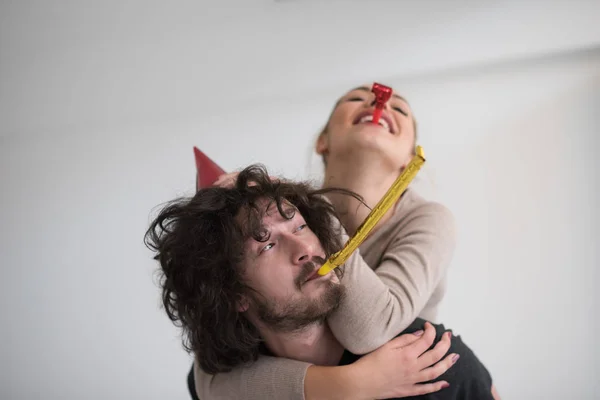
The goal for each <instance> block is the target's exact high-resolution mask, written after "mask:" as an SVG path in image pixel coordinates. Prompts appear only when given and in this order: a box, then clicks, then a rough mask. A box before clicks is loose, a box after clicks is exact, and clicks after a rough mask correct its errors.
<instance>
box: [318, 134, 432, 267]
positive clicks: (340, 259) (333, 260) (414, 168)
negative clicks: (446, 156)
mask: <svg viewBox="0 0 600 400" xmlns="http://www.w3.org/2000/svg"><path fill="white" fill-rule="evenodd" d="M424 163H425V153H424V152H423V148H422V147H421V146H417V148H416V154H415V156H414V157H413V158H412V160H411V161H410V163H408V165H407V166H406V168H405V169H404V171H402V173H401V174H400V176H399V177H398V178H396V180H395V181H394V183H393V184H392V186H391V187H390V188H389V189H388V191H387V192H386V194H385V195H384V196H383V197H382V198H381V200H379V203H377V205H376V206H375V208H373V209H372V210H371V212H370V213H369V215H368V216H367V218H366V219H365V220H364V222H363V223H362V224H361V225H360V226H359V227H358V229H357V230H356V233H355V234H354V236H352V237H351V238H350V239H349V240H348V241H347V242H346V244H345V245H344V248H343V249H342V250H340V251H338V252H337V253H335V254H333V255H331V257H329V259H328V260H327V261H326V262H325V264H323V266H322V267H321V268H319V271H318V274H319V275H326V274H328V273H329V272H331V271H333V270H334V269H335V268H337V267H339V266H340V265H343V264H344V263H345V262H346V261H347V260H348V258H349V257H350V255H351V254H352V253H353V252H354V251H355V250H356V249H357V248H358V247H359V246H360V245H361V244H362V242H364V240H365V239H366V238H367V236H369V233H371V231H372V230H373V228H374V227H375V225H377V223H378V222H379V221H380V220H381V218H382V217H383V216H384V215H385V213H386V212H387V211H388V210H389V209H390V208H391V207H392V206H393V205H394V204H395V203H396V202H397V201H398V199H399V198H400V196H401V195H402V193H404V191H405V190H406V188H407V187H408V185H409V184H410V182H411V181H412V180H413V179H414V177H415V176H417V173H418V172H419V170H420V169H421V167H422V166H423V164H424Z"/></svg>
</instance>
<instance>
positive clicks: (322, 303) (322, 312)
mask: <svg viewBox="0 0 600 400" xmlns="http://www.w3.org/2000/svg"><path fill="white" fill-rule="evenodd" d="M323 262H324V260H323ZM320 264H322V263H320V262H319V264H318V265H319V266H320ZM316 267H317V264H316V263H315V262H312V261H309V262H307V263H306V264H304V266H303V271H302V273H301V274H300V276H299V277H298V279H296V285H297V287H298V288H299V289H301V287H302V285H303V284H304V283H305V280H306V278H307V277H308V276H310V275H311V274H312V273H313V272H314V271H315V268H316ZM319 284H320V285H324V286H325V287H324V288H323V289H322V290H323V293H322V294H321V295H320V296H319V297H318V298H316V299H310V298H301V299H298V300H291V301H289V302H287V304H283V305H282V304H281V302H274V301H271V300H268V299H265V298H264V297H261V296H253V297H254V299H253V300H254V305H255V306H256V311H257V315H258V318H259V319H260V320H261V321H262V322H263V323H264V324H265V325H266V326H268V327H269V328H270V329H272V330H274V331H278V332H295V331H299V330H302V329H303V328H305V327H307V326H309V325H312V324H318V323H323V322H324V321H325V320H326V319H327V318H328V317H329V316H330V315H331V313H333V312H334V311H335V310H336V309H337V308H338V307H339V305H340V303H341V301H342V299H343V297H344V287H343V286H342V285H341V284H340V283H334V282H331V281H330V280H328V281H326V282H319Z"/></svg>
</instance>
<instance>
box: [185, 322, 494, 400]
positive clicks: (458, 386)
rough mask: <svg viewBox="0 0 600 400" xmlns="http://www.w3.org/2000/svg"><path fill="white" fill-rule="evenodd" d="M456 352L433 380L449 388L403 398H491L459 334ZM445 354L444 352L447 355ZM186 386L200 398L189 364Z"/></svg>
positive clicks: (486, 379) (347, 360)
mask: <svg viewBox="0 0 600 400" xmlns="http://www.w3.org/2000/svg"><path fill="white" fill-rule="evenodd" d="M425 322H426V321H425V320H423V319H420V318H417V319H416V320H415V321H414V322H413V323H412V324H411V325H410V326H409V327H408V328H406V329H405V330H404V331H402V332H401V333H400V334H399V335H398V336H400V335H403V334H405V333H413V332H416V331H418V330H419V329H423V328H424V326H425ZM432 325H433V326H434V328H435V332H436V334H435V340H434V342H433V345H432V346H431V348H433V346H435V344H436V343H438V342H439V341H440V340H441V339H442V335H443V334H444V332H446V328H444V325H436V324H432ZM451 353H457V354H459V355H460V359H459V360H458V362H457V363H456V364H454V365H453V366H452V367H450V369H449V370H448V371H446V372H445V373H444V374H442V375H441V376H440V377H438V378H436V379H435V380H434V381H436V382H438V381H442V380H444V381H446V382H448V383H449V384H450V387H448V388H446V389H442V390H440V391H438V392H435V393H430V394H426V395H420V396H410V397H402V399H403V400H416V399H421V400H493V397H492V392H491V390H492V377H491V376H490V374H489V372H488V371H487V369H486V368H485V366H484V365H483V364H482V363H481V362H480V361H479V359H478V358H477V357H476V356H475V354H474V353H473V351H471V349H470V348H469V347H467V345H466V344H464V343H463V341H462V339H461V338H460V336H454V335H453V336H452V339H451V341H450V350H449V351H448V353H447V354H451ZM447 354H446V355H447ZM359 358H361V356H357V355H356V354H352V353H351V352H349V351H348V350H346V351H345V352H344V354H343V355H342V359H341V360H340V363H339V365H348V364H352V363H353V362H355V361H356V360H358V359H359ZM187 381H188V389H189V390H190V394H191V396H192V400H200V399H198V396H197V395H196V385H195V382H194V367H193V366H192V368H191V370H190V372H189V374H188V379H187Z"/></svg>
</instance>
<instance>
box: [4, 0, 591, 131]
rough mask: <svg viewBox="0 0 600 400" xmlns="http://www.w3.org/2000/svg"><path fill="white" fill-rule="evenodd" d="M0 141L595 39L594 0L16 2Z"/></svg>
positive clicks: (7, 26)
mask: <svg viewBox="0 0 600 400" xmlns="http://www.w3.org/2000/svg"><path fill="white" fill-rule="evenodd" d="M0 7H1V8H0V121H1V122H0V137H7V136H12V137H14V136H20V135H24V134H27V135H29V134H33V135H41V134H60V133H61V132H64V131H65V130H68V129H73V127H82V126H99V125H115V124H124V123H135V121H139V120H148V119H156V120H169V119H173V118H188V117H190V116H192V115H197V114H198V113H202V112H216V110H218V109H222V107H223V104H225V103H226V102H236V106H237V107H243V106H244V105H249V104H251V103H255V102H263V103H264V102H267V101H275V100H277V99H281V94H280V93H279V91H280V90H281V89H282V88H284V87H285V89H286V90H287V95H288V96H296V97H308V96H313V95H315V93H330V92H332V93H333V92H335V93H338V92H339V91H340V90H344V89H345V88H347V87H349V86H350V85H354V84H356V83H357V82H363V81H372V80H375V79H377V80H382V81H386V80H392V79H399V78H402V77H403V76H411V75H412V74H427V73H436V72H440V71H444V70H447V69H453V68H462V67H467V66H474V65H479V64H490V63H496V62H501V61H505V60H514V59H520V58H524V57H537V56H541V55H545V54H551V53H556V52H564V51H572V50H574V49H585V48H591V47H595V46H599V45H600V24H598V23H597V16H598V15H600V2H598V1H584V0H579V1H566V0H562V1H559V0H555V1H494V2H492V1H487V2H486V1H470V0H462V1H453V2H448V1H442V0H436V1H434V0H430V1H400V0H397V1H393V0H389V1H385V0H371V1H348V0H346V1H335V0H330V1H326V2H323V1H310V0H301V1H300V0H296V1H291V2H290V1H283V2H277V1H273V0H261V1H247V0H235V1H234V0H220V1H218V2H215V1H204V2H201V1H182V2H163V1H125V2H124V1H97V2H91V1H88V2H83V1H53V2H47V1H42V0H39V1H22V2H10V3H8V4H7V3H6V2H4V3H2V5H1V6H0Z"/></svg>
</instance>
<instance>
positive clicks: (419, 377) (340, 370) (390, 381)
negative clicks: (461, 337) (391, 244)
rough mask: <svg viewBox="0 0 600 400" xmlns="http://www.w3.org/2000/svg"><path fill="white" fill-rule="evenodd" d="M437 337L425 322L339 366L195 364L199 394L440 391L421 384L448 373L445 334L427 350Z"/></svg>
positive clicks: (315, 396) (350, 399)
mask: <svg viewBox="0 0 600 400" xmlns="http://www.w3.org/2000/svg"><path fill="white" fill-rule="evenodd" d="M435 338H436V331H435V328H434V327H433V326H432V325H431V324H425V328H424V331H421V332H416V333H414V334H413V333H407V334H404V335H401V336H399V337H397V338H395V339H393V340H391V341H390V342H388V343H386V344H385V345H384V346H382V347H381V348H379V349H377V350H376V351H374V352H373V353H371V354H369V355H367V356H365V357H363V358H362V359H360V360H359V361H357V362H355V363H352V364H349V365H343V366H335V367H325V366H316V365H311V364H308V363H305V362H301V361H295V360H290V359H287V358H277V357H268V356H261V357H260V358H259V359H258V361H256V362H254V363H251V364H249V365H247V366H240V367H237V368H235V369H233V370H232V371H231V372H227V373H220V374H216V375H210V374H207V373H205V372H204V371H202V369H201V368H199V367H198V364H197V363H194V382H195V386H196V394H197V396H198V398H199V399H200V400H225V399H241V398H243V399H248V400H265V399H290V400H321V399H328V400H336V399H340V400H366V399H374V398H389V397H405V396H413V395H418V394H427V393H432V392H437V391H439V390H441V389H443V388H444V387H445V386H446V385H447V382H445V381H439V382H435V383H427V384H421V382H426V381H431V380H434V379H436V378H438V377H439V376H440V375H442V374H443V373H445V372H446V371H447V370H448V369H449V368H450V367H451V366H452V365H453V360H452V356H453V354H448V355H446V353H447V352H448V349H449V348H450V336H446V335H444V337H443V339H442V340H440V341H439V342H438V343H437V344H436V345H435V346H434V347H433V349H431V350H428V349H430V348H431V346H432V344H433V342H434V340H435ZM444 355H446V357H445V358H444V359H443V360H442V358H443V357H444ZM440 360H442V361H440Z"/></svg>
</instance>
